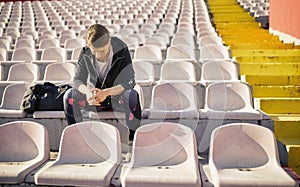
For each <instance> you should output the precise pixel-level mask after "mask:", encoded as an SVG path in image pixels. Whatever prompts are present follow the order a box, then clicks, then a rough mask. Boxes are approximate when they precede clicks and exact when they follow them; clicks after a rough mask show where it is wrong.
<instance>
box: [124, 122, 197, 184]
mask: <svg viewBox="0 0 300 187" xmlns="http://www.w3.org/2000/svg"><path fill="white" fill-rule="evenodd" d="M195 142H196V141H195V135H194V132H193V130H192V129H191V128H189V127H186V126H184V125H181V124H178V123H171V122H158V123H151V124H147V125H143V126H142V127H140V128H139V129H138V130H137V131H136V134H135V137H134V141H133V148H132V158H131V161H130V163H128V164H126V165H124V172H123V175H122V176H121V183H122V186H124V187H134V186H145V187H150V186H163V187H166V186H174V187H175V186H182V187H183V186H185V187H188V186H193V187H196V186H201V179H200V174H199V170H198V164H197V163H198V160H197V150H196V145H195Z"/></svg>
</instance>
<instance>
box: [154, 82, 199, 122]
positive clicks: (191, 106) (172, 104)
mask: <svg viewBox="0 0 300 187" xmlns="http://www.w3.org/2000/svg"><path fill="white" fill-rule="evenodd" d="M148 118H149V119H198V118H199V113H198V110H197V95H196V90H195V87H194V86H192V85H191V84H189V83H183V82H181V83H162V84H157V85H155V86H154V87H153V90H152V96H151V104H150V110H149V114H148Z"/></svg>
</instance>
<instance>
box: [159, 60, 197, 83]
mask: <svg viewBox="0 0 300 187" xmlns="http://www.w3.org/2000/svg"><path fill="white" fill-rule="evenodd" d="M159 82H186V83H191V84H193V85H196V84H197V80H196V70H195V65H194V64H193V63H191V62H186V61H174V62H166V63H163V64H162V65H161V69H160V79H159Z"/></svg>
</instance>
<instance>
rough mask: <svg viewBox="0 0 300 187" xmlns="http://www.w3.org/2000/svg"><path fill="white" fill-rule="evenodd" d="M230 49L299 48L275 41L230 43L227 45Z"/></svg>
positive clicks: (299, 47) (298, 47)
mask: <svg viewBox="0 0 300 187" xmlns="http://www.w3.org/2000/svg"><path fill="white" fill-rule="evenodd" d="M229 48H230V50H232V51H233V50H237V49H243V50H264V49H300V46H295V45H293V44H282V43H280V44H278V43H277V42H276V43H266V44H260V43H232V44H231V45H230V46H229Z"/></svg>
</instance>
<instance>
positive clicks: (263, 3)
mask: <svg viewBox="0 0 300 187" xmlns="http://www.w3.org/2000/svg"><path fill="white" fill-rule="evenodd" d="M237 2H238V3H239V4H240V5H241V7H243V8H244V9H245V10H246V11H247V12H249V13H250V15H251V16H253V17H255V20H256V21H257V22H260V23H261V24H262V27H263V28H266V29H267V28H269V14H270V11H269V6H270V5H269V4H270V3H269V0H237Z"/></svg>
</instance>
